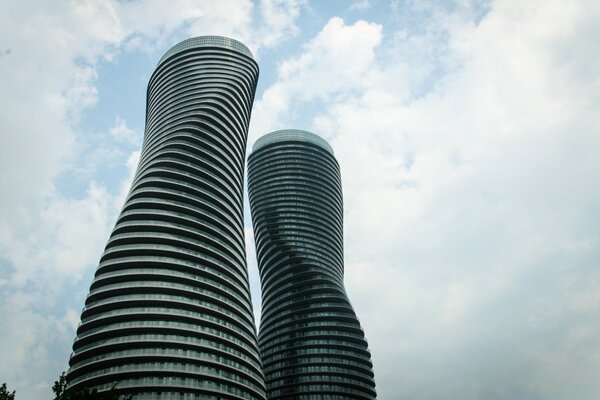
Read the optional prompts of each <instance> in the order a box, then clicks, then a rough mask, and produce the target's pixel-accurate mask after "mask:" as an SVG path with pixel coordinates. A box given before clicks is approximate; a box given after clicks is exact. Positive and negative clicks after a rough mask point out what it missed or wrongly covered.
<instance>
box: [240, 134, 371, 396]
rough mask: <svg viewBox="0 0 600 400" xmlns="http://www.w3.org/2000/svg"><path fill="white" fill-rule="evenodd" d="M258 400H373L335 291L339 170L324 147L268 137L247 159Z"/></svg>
mask: <svg viewBox="0 0 600 400" xmlns="http://www.w3.org/2000/svg"><path fill="white" fill-rule="evenodd" d="M248 192H249V197H250V208H251V211H252V221H253V226H254V236H255V241H256V254H257V258H258V267H259V271H260V278H261V285H262V301H263V302H262V318H261V325H260V333H259V345H260V349H261V354H262V361H263V368H264V374H265V380H266V385H267V398H268V399H311V400H312V399H323V400H324V399H330V400H333V399H374V398H375V397H376V392H375V381H374V375H373V365H372V363H371V355H370V352H369V349H368V345H367V341H366V340H365V336H364V333H363V330H362V328H361V326H360V323H359V321H358V318H357V316H356V314H355V312H354V310H353V309H352V306H351V305H350V302H349V300H348V296H347V295H346V292H345V289H344V282H343V278H344V260H343V223H342V219H343V199H342V187H341V179H340V170H339V166H338V163H337V161H336V159H335V157H334V154H333V150H332V149H331V147H330V146H329V144H328V143H327V142H326V141H325V140H323V139H322V138H320V137H319V136H317V135H314V134H312V133H309V132H305V131H300V130H283V131H276V132H272V133H269V134H267V135H265V136H263V137H261V138H260V139H258V141H257V142H256V143H255V145H254V148H253V152H252V154H250V156H249V159H248Z"/></svg>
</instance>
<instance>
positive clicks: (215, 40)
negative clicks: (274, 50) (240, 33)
mask: <svg viewBox="0 0 600 400" xmlns="http://www.w3.org/2000/svg"><path fill="white" fill-rule="evenodd" d="M194 47H221V48H223V49H229V50H234V51H237V52H238V53H241V54H244V55H246V56H248V57H250V58H252V59H254V57H253V56H252V52H251V51H250V49H248V47H246V45H245V44H243V43H242V42H238V41H237V40H235V39H231V38H228V37H224V36H197V37H193V38H189V39H186V40H184V41H183V42H179V43H177V44H176V45H175V46H173V47H171V48H170V49H169V50H167V52H166V53H165V54H164V55H163V56H162V57H161V58H160V60H159V61H158V64H160V63H161V62H163V61H164V60H166V59H167V58H169V57H171V56H172V55H175V54H177V53H179V52H182V51H184V50H188V49H191V48H194Z"/></svg>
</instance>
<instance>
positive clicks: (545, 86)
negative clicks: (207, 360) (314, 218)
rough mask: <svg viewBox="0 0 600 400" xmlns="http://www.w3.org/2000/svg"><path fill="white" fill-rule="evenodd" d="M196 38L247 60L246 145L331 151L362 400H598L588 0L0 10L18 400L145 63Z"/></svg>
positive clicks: (594, 16) (39, 385)
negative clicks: (366, 363) (310, 138)
mask: <svg viewBox="0 0 600 400" xmlns="http://www.w3.org/2000/svg"><path fill="white" fill-rule="evenodd" d="M206 34H211V35H213V34H214V35H226V36H230V37H233V38H236V39H238V40H240V41H242V42H244V43H245V44H247V45H248V47H249V48H250V49H251V50H252V52H253V54H254V55H255V58H256V60H257V62H258V64H259V66H260V70H261V72H260V79H259V84H258V89H257V94H256V99H255V103H254V108H253V114H252V120H251V124H250V132H249V137H248V148H251V146H252V144H253V143H254V141H255V140H256V139H257V138H258V137H260V136H261V135H263V134H265V133H267V132H270V131H272V130H276V129H283V128H298V129H306V130H309V131H312V132H315V133H317V134H319V135H321V136H322V137H324V138H326V139H327V140H328V141H329V142H330V143H331V145H332V146H333V148H334V150H335V154H336V156H337V158H338V161H339V163H340V166H341V172H342V184H343V191H344V203H345V210H344V218H345V221H344V223H345V226H344V229H345V239H344V240H345V242H344V244H345V284H346V288H347V292H348V295H349V297H350V299H351V301H352V304H353V306H354V308H355V310H356V312H357V314H358V316H359V318H360V321H361V323H362V326H363V327H364V330H365V333H366V336H367V339H368V341H369V346H370V349H371V352H372V358H373V363H374V371H375V379H376V384H377V391H378V395H379V398H380V399H392V400H393V399H411V400H437V399H462V400H475V399H502V400H504V399H506V400H509V399H510V400H514V399H519V400H520V399H524V400H529V399H532V400H538V399H543V400H546V399H548V400H553V399H556V400H559V399H561V400H562V399H567V398H568V399H571V400H591V399H598V398H600V385H599V384H598V382H600V224H599V221H600V184H599V181H598V177H599V176H600V124H599V123H598V122H599V121H598V118H599V117H598V116H599V115H600V57H598V54H600V40H599V38H600V3H599V2H598V1H597V0H588V1H586V0H570V1H561V0H528V1H522V0H489V1H470V0H449V1H433V0H392V1H383V0H359V1H354V2H353V1H341V0H340V1H338V0H330V1H308V0H290V1H281V0H262V1H260V2H251V1H249V0H220V1H218V2H215V1H191V0H189V1H187V0H180V1H179V0H172V1H169V2H164V1H159V0H132V1H112V0H96V1H94V0H90V1H83V2H82V1H67V0H62V1H52V0H48V1H41V0H40V1H35V0H23V1H10V0H0V193H1V196H0V316H1V317H2V321H3V322H2V329H0V349H1V350H0V381H2V382H7V383H8V385H9V388H11V389H13V390H16V391H17V399H18V400H38V399H44V398H51V390H50V388H51V386H52V383H53V381H54V380H55V379H57V377H58V375H60V373H61V371H63V370H65V369H66V368H67V362H68V358H69V354H70V351H71V346H72V343H73V339H74V336H75V329H76V326H77V324H78V323H79V314H80V311H81V308H82V306H83V302H84V298H85V296H86V294H87V292H88V290H89V284H90V282H91V280H92V277H93V273H94V270H95V268H96V267H97V263H98V260H99V257H100V254H101V253H102V250H103V248H104V246H105V244H106V240H107V239H108V236H109V233H110V230H111V229H112V227H113V225H114V223H115V221H116V217H117V215H118V213H119V211H120V208H121V206H122V205H123V202H124V198H125V195H126V193H127V190H128V188H129V184H130V182H131V179H132V176H133V173H134V170H135V167H136V165H137V161H138V159H139V154H140V153H139V151H140V148H141V143H142V137H143V132H144V115H145V90H146V85H147V82H148V79H149V77H150V75H151V73H152V71H153V69H154V68H155V66H156V64H157V62H158V60H159V59H160V57H161V56H162V54H164V52H165V51H166V50H167V49H168V48H169V47H170V46H172V45H174V44H175V43H177V42H179V41H181V40H184V39H186V38H188V37H191V36H197V35H206ZM246 208H247V206H246ZM245 219H246V228H245V229H246V237H247V239H248V240H247V242H248V243H247V253H248V263H249V270H250V277H251V282H250V283H251V286H252V293H253V303H254V308H255V314H256V315H257V317H258V316H259V315H260V293H259V283H258V273H257V268H256V260H255V254H254V248H253V246H254V245H253V241H252V227H251V223H250V218H249V212H248V210H247V209H246V218H245Z"/></svg>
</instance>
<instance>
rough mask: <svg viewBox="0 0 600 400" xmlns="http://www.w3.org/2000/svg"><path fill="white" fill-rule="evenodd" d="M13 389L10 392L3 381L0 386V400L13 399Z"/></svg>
mask: <svg viewBox="0 0 600 400" xmlns="http://www.w3.org/2000/svg"><path fill="white" fill-rule="evenodd" d="M15 393H16V392H15V391H14V390H13V392H12V393H11V392H10V391H9V390H8V387H7V386H6V383H3V384H2V386H0V400H15Z"/></svg>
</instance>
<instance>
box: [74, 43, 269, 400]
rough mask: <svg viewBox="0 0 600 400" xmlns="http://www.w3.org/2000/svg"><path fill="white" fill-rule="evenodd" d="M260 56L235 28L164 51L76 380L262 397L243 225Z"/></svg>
mask: <svg viewBox="0 0 600 400" xmlns="http://www.w3.org/2000/svg"><path fill="white" fill-rule="evenodd" d="M257 79H258V66H257V64H256V62H255V61H254V59H253V57H252V54H251V53H250V51H249V50H248V49H247V48H246V46H244V45H243V44H242V43H240V42H237V41H235V40H232V39H228V38H224V37H217V36H203V37H197V38H192V39H188V40H185V41H183V42H181V43H179V44H177V45H175V46H174V47H172V48H171V49H170V50H169V51H167V53H166V54H165V55H164V56H163V57H162V58H161V60H160V61H159V63H158V66H157V67H156V70H155V71H154V73H153V74H152V77H151V78H150V82H149V83H148V92H147V104H146V107H147V110H146V130H145V136H144V144H143V148H142V154H141V159H140V162H139V166H138V169H137V173H136V175H135V178H134V181H133V185H132V187H131V191H130V192H129V195H128V197H127V199H126V202H125V205H124V206H123V209H122V211H121V214H120V215H119V218H118V220H117V223H116V225H115V227H114V229H113V231H112V234H111V236H110V239H109V241H108V244H107V245H106V250H105V251H104V253H103V254H102V257H101V259H100V265H99V266H98V269H97V271H96V275H95V278H94V280H93V282H92V285H91V288H90V293H89V295H88V297H87V299H86V301H85V307H84V309H83V312H82V314H81V325H80V326H79V328H78V329H77V338H76V339H75V342H74V345H73V353H72V355H71V359H70V369H69V372H68V374H67V380H68V382H69V387H71V388H73V389H80V388H83V387H89V388H97V389H99V390H104V389H108V388H110V387H112V386H113V385H114V383H116V382H118V386H117V390H118V391H119V392H120V393H134V394H135V397H134V398H135V399H182V400H183V399H264V398H265V387H264V378H263V373H262V369H261V362H260V356H259V351H258V345H257V339H256V328H255V325H254V319H253V313H252V305H251V302H250V290H249V284H248V272H247V267H246V254H245V247H244V229H243V216H242V213H243V203H242V196H243V176H244V161H245V150H246V137H247V132H248V123H249V121H250V111H251V108H252V102H253V99H254V93H255V90H256V83H257Z"/></svg>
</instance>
